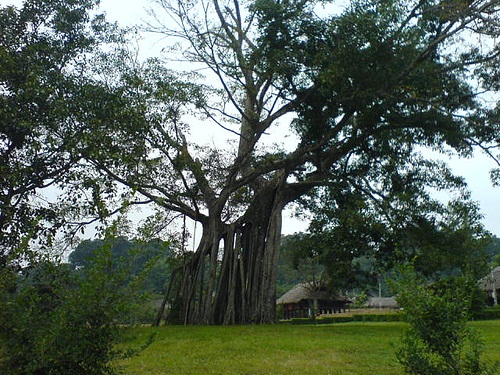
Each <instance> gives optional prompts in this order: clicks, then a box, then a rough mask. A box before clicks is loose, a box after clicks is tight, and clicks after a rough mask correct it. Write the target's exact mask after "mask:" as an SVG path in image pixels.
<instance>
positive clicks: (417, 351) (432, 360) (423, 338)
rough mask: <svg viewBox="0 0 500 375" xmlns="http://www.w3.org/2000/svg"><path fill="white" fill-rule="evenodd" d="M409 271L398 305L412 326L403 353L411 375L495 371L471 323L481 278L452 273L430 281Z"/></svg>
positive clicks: (400, 356) (401, 359)
mask: <svg viewBox="0 0 500 375" xmlns="http://www.w3.org/2000/svg"><path fill="white" fill-rule="evenodd" d="M410 272H411V271H410ZM410 272H405V274H404V278H403V280H402V281H401V283H400V284H399V286H398V292H399V293H398V304H399V305H400V306H401V307H403V308H404V310H405V317H406V321H407V322H408V323H409V324H410V328H409V329H408V331H407V332H406V334H405V336H404V338H403V341H402V346H401V347H400V348H399V349H398V351H397V357H398V361H399V362H400V363H401V364H402V365H403V367H404V369H405V372H406V373H407V374H415V375H416V374H450V375H452V374H453V375H461V374H470V375H472V374H477V375H479V374H485V375H486V374H495V373H497V370H498V365H487V364H485V363H484V361H483V360H482V358H481V356H482V346H481V341H480V340H479V338H478V337H477V333H476V332H475V331H474V330H473V329H472V328H471V327H470V326H469V325H468V324H467V321H468V319H469V317H470V310H471V306H472V303H473V296H474V290H475V289H476V288H477V286H476V282H475V280H472V281H471V280H470V279H469V280H467V279H466V278H463V277H449V278H446V279H442V280H439V281H435V282H434V283H432V284H427V283H425V282H424V280H423V279H419V278H418V277H416V276H415V274H413V275H412V274H411V273H410Z"/></svg>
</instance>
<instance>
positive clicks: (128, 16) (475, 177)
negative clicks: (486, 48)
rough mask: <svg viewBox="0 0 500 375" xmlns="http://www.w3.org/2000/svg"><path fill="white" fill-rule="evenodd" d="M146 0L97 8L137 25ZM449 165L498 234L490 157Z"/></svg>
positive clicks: (153, 45) (153, 44) (153, 49)
mask: <svg viewBox="0 0 500 375" xmlns="http://www.w3.org/2000/svg"><path fill="white" fill-rule="evenodd" d="M20 3H21V1H20V0H0V5H2V6H5V5H9V4H15V5H19V4H20ZM152 4H153V3H152V2H151V1H148V0H101V7H100V8H101V10H103V11H105V12H106V14H107V16H108V19H110V20H112V21H118V22H119V23H120V24H121V25H123V26H125V25H134V24H140V23H141V22H142V21H144V20H148V19H149V16H148V14H147V9H148V8H150V7H151V6H152ZM161 47H162V44H161V41H160V40H159V37H157V36H152V37H148V38H147V39H145V40H144V43H143V44H141V51H140V52H141V53H142V54H144V55H146V56H147V55H152V54H155V53H157V51H159V50H160V49H161ZM450 165H451V166H452V168H453V170H454V171H455V172H456V173H457V174H460V175H462V176H464V177H465V178H466V180H467V182H468V184H469V188H470V190H471V191H472V198H473V200H475V201H477V202H478V203H479V204H480V207H481V211H482V213H483V215H484V221H483V222H484V225H485V227H486V229H488V230H489V231H491V232H492V233H494V234H496V235H497V236H500V188H494V187H493V186H492V184H491V182H490V179H489V171H490V170H491V169H492V168H494V167H495V164H494V163H493V161H492V160H489V159H488V158H487V157H486V156H484V155H481V154H479V153H478V154H477V155H475V157H474V158H471V159H460V160H452V161H451V163H450ZM287 216H288V215H285V218H284V225H283V233H284V234H290V233H294V232H296V231H300V230H304V229H305V228H306V224H305V223H302V222H300V221H298V220H297V219H292V218H289V217H288V218H287Z"/></svg>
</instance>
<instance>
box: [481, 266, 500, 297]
mask: <svg viewBox="0 0 500 375" xmlns="http://www.w3.org/2000/svg"><path fill="white" fill-rule="evenodd" d="M479 287H480V288H481V289H483V290H485V291H487V292H488V297H489V298H490V299H491V301H492V302H493V304H494V305H497V304H498V303H499V302H500V301H499V299H500V266H498V267H495V268H494V269H493V270H492V271H491V272H490V274H489V275H486V276H485V277H483V278H482V279H481V280H479Z"/></svg>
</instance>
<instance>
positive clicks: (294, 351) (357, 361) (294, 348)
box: [119, 320, 500, 375]
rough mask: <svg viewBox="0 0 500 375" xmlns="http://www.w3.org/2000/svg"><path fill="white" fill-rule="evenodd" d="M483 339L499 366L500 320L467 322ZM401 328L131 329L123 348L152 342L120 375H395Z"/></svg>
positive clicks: (354, 325) (357, 325)
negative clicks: (150, 340)
mask: <svg viewBox="0 0 500 375" xmlns="http://www.w3.org/2000/svg"><path fill="white" fill-rule="evenodd" d="M473 325H474V327H476V328H477V330H478V331H479V332H480V333H481V335H482V338H483V339H484V342H485V356H486V358H487V359H489V360H498V361H500V321H498V320H497V321H483V322H475V323H473ZM404 328H405V325H404V324H403V323H399V322H390V323H371V322H370V323H365V322H363V323H343V324H333V325H303V326H300V325H267V326H230V327H214V326H208V327H207V326H187V327H183V326H165V327H161V328H157V329H155V328H134V329H132V330H131V331H130V333H129V334H130V336H129V339H128V342H126V343H124V345H125V344H126V345H130V344H134V345H139V346H140V345H141V344H143V343H144V342H145V341H147V339H148V337H149V336H150V335H151V334H152V333H153V332H156V338H155V341H154V342H153V343H152V344H151V346H149V347H148V348H147V349H145V350H144V351H142V352H141V353H139V354H138V355H136V356H133V357H131V358H128V359H124V360H122V361H121V362H120V363H119V365H120V367H121V368H122V370H123V372H124V373H125V374H134V375H141V374H148V375H155V374H157V375H159V374H161V375H163V374H179V375H181V374H186V375H187V374H189V375H196V374H207V375H209V374H224V375H226V374H228V375H229V374H234V375H236V374H238V375H240V374H241V375H243V374H245V375H250V374H259V375H261V374H286V375H294V374H297V375H298V374H301V375H308V374H311V375H312V374H314V375H319V374H339V375H347V374H361V375H362V374H366V375H391V374H401V373H402V369H401V367H400V366H399V364H397V362H396V359H395V355H394V345H397V344H398V343H399V339H400V337H401V335H402V333H403V331H404Z"/></svg>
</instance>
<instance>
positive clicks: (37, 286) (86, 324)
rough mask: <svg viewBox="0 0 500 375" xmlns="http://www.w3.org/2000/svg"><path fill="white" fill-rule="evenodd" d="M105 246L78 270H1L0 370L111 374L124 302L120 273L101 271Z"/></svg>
mask: <svg viewBox="0 0 500 375" xmlns="http://www.w3.org/2000/svg"><path fill="white" fill-rule="evenodd" d="M108 250H109V249H106V248H103V249H102V251H101V255H100V257H99V260H98V261H96V262H95V263H94V264H93V266H92V267H88V268H85V270H83V271H82V272H80V273H75V272H71V270H70V269H69V267H66V266H65V265H61V264H57V263H52V262H40V263H38V264H36V265H35V266H32V267H30V269H29V270H27V271H25V272H24V273H23V274H22V275H19V276H17V277H16V276H15V275H14V276H13V275H12V273H11V274H10V275H7V273H4V274H3V275H2V277H1V279H2V295H3V298H2V301H1V306H0V310H1V315H0V327H1V328H0V338H1V347H0V353H1V355H2V357H3V358H2V361H1V362H0V373H2V374H7V375H16V374H23V375H30V374H37V375H59V374H61V375H62V374H72V375H79V374H81V375H84V374H85V375H101V374H112V373H114V372H115V370H114V369H113V368H112V366H111V365H110V363H111V361H112V359H114V358H116V357H117V356H118V355H119V354H120V353H118V352H116V351H115V350H114V345H115V343H116V341H117V340H118V337H119V335H120V331H121V330H122V329H120V328H119V327H118V324H117V319H118V317H120V316H123V312H124V311H125V310H126V309H127V306H128V305H129V304H130V300H131V295H130V291H129V290H126V289H124V287H123V285H124V283H123V280H122V275H120V274H110V273H109V272H106V271H107V270H108V269H109V267H110V266H111V265H110V257H109V255H110V254H109V251H108Z"/></svg>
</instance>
